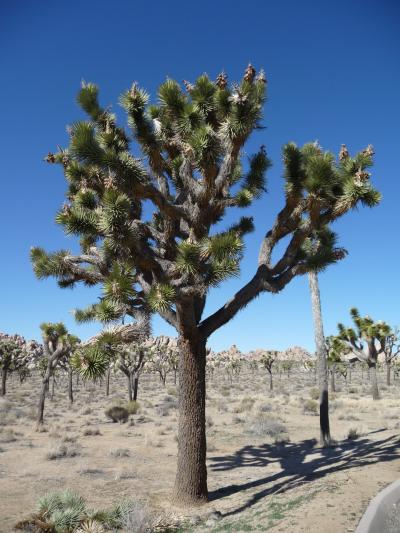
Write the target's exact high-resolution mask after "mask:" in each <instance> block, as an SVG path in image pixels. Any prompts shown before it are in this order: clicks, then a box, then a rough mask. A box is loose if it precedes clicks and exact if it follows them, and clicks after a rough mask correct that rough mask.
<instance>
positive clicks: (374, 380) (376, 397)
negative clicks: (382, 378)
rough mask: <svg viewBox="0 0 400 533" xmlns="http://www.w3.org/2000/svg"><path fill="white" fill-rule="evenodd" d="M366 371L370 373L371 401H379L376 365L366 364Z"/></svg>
mask: <svg viewBox="0 0 400 533" xmlns="http://www.w3.org/2000/svg"><path fill="white" fill-rule="evenodd" d="M368 370H369V371H370V379H371V393H372V399H373V400H379V399H380V396H379V389H378V376H377V372H376V363H375V362H370V363H368Z"/></svg>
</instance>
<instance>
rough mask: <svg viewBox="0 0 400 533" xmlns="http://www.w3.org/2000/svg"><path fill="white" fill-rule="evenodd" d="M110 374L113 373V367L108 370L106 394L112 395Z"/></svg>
mask: <svg viewBox="0 0 400 533" xmlns="http://www.w3.org/2000/svg"><path fill="white" fill-rule="evenodd" d="M110 374H111V369H110V368H109V369H108V370H107V377H106V396H109V395H110Z"/></svg>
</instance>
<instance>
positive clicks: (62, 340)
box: [37, 322, 79, 426]
mask: <svg viewBox="0 0 400 533" xmlns="http://www.w3.org/2000/svg"><path fill="white" fill-rule="evenodd" d="M40 329H41V330H42V338H43V347H44V356H45V358H46V365H45V368H46V370H45V372H44V375H43V379H42V389H41V393H40V397H39V405H38V414H37V423H38V426H39V425H42V424H43V414H44V404H45V399H46V392H47V391H48V388H49V381H50V378H51V377H52V376H54V371H55V369H56V368H57V366H59V365H60V364H61V363H62V362H63V360H64V361H66V360H68V359H69V357H70V356H71V354H72V352H73V350H74V349H75V348H76V346H77V344H78V343H79V339H78V337H75V336H74V335H70V334H69V333H68V331H67V329H66V327H65V326H64V324H62V323H61V322H58V323H56V324H52V323H50V322H46V323H43V324H41V325H40Z"/></svg>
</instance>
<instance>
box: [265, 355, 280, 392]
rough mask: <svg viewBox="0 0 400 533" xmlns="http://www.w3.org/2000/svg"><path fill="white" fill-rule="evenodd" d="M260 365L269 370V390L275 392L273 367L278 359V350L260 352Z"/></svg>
mask: <svg viewBox="0 0 400 533" xmlns="http://www.w3.org/2000/svg"><path fill="white" fill-rule="evenodd" d="M260 352H261V357H260V364H261V365H262V366H263V367H264V368H265V369H266V370H267V372H268V374H269V390H273V388H274V383H273V378H272V365H273V364H274V363H275V361H276V360H277V358H278V355H279V352H278V351H276V350H266V351H264V350H260Z"/></svg>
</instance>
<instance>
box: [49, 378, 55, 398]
mask: <svg viewBox="0 0 400 533" xmlns="http://www.w3.org/2000/svg"><path fill="white" fill-rule="evenodd" d="M54 382H55V379H54V376H53V378H52V380H51V396H50V399H51V401H53V400H54Z"/></svg>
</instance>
